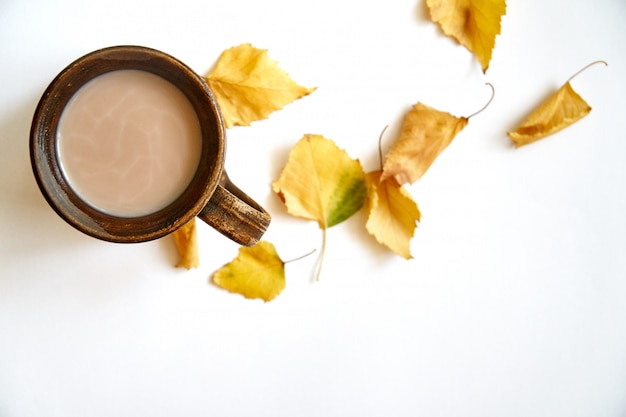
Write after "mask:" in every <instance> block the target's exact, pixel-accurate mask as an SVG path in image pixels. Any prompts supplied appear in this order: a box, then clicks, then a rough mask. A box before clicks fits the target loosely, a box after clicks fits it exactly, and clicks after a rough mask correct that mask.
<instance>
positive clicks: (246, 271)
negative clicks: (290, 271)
mask: <svg viewBox="0 0 626 417" xmlns="http://www.w3.org/2000/svg"><path fill="white" fill-rule="evenodd" d="M211 279H212V281H213V283H214V284H215V285H217V286H219V287H221V288H223V289H225V290H228V291H230V292H233V293H237V294H241V295H243V296H244V297H246V298H251V299H261V300H263V301H266V302H267V301H271V300H273V299H274V298H276V296H277V295H278V294H280V293H281V291H282V290H284V289H285V285H286V283H285V263H284V262H283V261H282V260H281V259H280V257H279V256H278V253H277V252H276V248H275V247H274V245H273V244H271V243H270V242H266V241H260V242H259V243H257V244H256V245H255V246H252V247H245V246H242V247H241V248H239V253H238V254H237V257H236V258H235V259H233V260H232V261H231V262H230V263H228V264H226V265H224V266H223V267H222V268H220V269H219V270H218V271H216V272H215V273H214V274H213V276H212V277H211Z"/></svg>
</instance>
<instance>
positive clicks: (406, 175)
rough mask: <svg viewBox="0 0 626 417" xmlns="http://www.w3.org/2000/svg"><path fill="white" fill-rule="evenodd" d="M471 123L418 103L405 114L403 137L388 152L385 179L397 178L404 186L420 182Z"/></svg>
mask: <svg viewBox="0 0 626 417" xmlns="http://www.w3.org/2000/svg"><path fill="white" fill-rule="evenodd" d="M468 120H469V118H468V117H456V116H453V115H451V114H450V113H446V112H442V111H439V110H437V109H434V108H432V107H429V106H427V105H425V104H422V103H417V104H416V105H415V106H413V108H412V109H411V110H409V112H408V113H407V114H406V115H405V117H404V120H403V122H402V129H401V131H400V136H399V137H398V140H397V141H396V142H395V143H394V144H393V145H392V147H391V149H389V151H388V152H387V155H386V158H385V163H384V165H383V173H382V176H381V180H386V179H388V178H391V177H393V178H395V180H396V181H397V182H398V184H400V185H404V184H407V183H414V182H415V181H417V180H418V179H419V178H420V177H421V176H422V175H424V173H426V171H427V170H428V168H430V166H431V165H432V163H433V162H434V161H435V159H437V157H438V156H439V154H441V152H443V150H444V149H445V148H446V147H447V146H448V145H449V144H450V143H451V142H452V140H453V139H454V137H455V136H456V135H457V134H458V133H459V132H460V131H461V130H462V129H463V128H464V127H465V126H466V125H467V122H468Z"/></svg>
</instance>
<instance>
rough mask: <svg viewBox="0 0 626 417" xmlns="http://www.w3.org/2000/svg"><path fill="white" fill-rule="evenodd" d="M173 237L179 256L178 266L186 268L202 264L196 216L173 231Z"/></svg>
mask: <svg viewBox="0 0 626 417" xmlns="http://www.w3.org/2000/svg"><path fill="white" fill-rule="evenodd" d="M172 237H173V238H174V243H175V244H176V249H177V250H178V256H179V261H178V264H177V265H176V266H177V267H182V268H186V269H191V268H196V267H198V265H200V256H199V255H198V235H197V232H196V220H195V217H194V218H193V219H191V220H190V221H189V222H187V223H186V224H185V225H184V226H183V227H181V228H180V229H178V230H176V231H175V232H174V233H172Z"/></svg>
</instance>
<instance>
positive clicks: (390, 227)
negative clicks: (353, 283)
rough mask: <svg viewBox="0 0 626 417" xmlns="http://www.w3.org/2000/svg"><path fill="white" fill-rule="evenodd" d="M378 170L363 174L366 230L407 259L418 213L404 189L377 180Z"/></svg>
mask: <svg viewBox="0 0 626 417" xmlns="http://www.w3.org/2000/svg"><path fill="white" fill-rule="evenodd" d="M381 175H382V171H373V172H370V173H368V174H367V183H368V199H367V222H366V223H365V227H366V229H367V231H368V232H369V233H370V234H371V235H372V236H374V237H375V238H376V240H377V241H378V242H379V243H380V244H382V245H384V246H386V247H388V248H389V249H391V250H392V251H394V252H395V253H397V254H398V255H400V256H402V257H403V258H405V259H411V258H412V256H411V239H412V238H413V234H414V233H415V228H416V227H417V222H418V221H419V220H420V216H421V214H420V211H419V208H418V207H417V203H415V201H414V200H413V198H412V197H411V195H410V194H409V193H408V192H407V191H406V189H405V188H404V187H403V186H401V185H400V184H398V182H397V181H396V180H395V179H394V178H393V177H391V178H388V179H386V180H382V181H381Z"/></svg>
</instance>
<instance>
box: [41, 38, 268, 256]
mask: <svg viewBox="0 0 626 417" xmlns="http://www.w3.org/2000/svg"><path fill="white" fill-rule="evenodd" d="M124 69H132V70H141V71H147V72H149V73H152V74H155V75H157V76H159V77H162V78H163V79H165V80H167V81H169V82H170V83H171V84H173V85H174V86H175V87H177V88H178V89H179V90H180V91H181V92H182V93H184V95H185V96H186V97H187V99H188V100H189V102H190V104H191V106H192V107H193V109H194V110H195V112H196V115H197V117H198V121H199V124H200V132H201V136H202V145H201V155H200V158H199V161H200V162H199V164H198V169H197V171H196V172H195V174H194V175H193V179H192V180H191V182H190V183H189V185H188V186H187V187H186V189H185V190H184V191H182V194H181V195H180V196H179V197H178V198H176V199H175V200H174V201H173V202H172V203H170V204H169V205H167V206H166V207H164V208H162V209H160V210H157V211H155V212H153V213H150V214H147V215H141V216H138V217H119V216H116V215H111V214H107V213H105V212H103V211H101V210H99V209H97V208H95V207H93V206H92V205H90V204H88V203H86V202H85V201H83V199H82V198H81V197H80V196H79V195H78V194H77V193H76V192H75V191H74V190H73V189H72V187H71V185H70V182H69V181H68V179H67V178H66V176H65V175H64V173H63V169H62V166H61V162H60V158H59V153H58V146H57V130H58V128H59V121H60V119H61V114H62V112H63V110H64V108H65V107H66V105H67V104H68V102H69V101H70V99H71V98H72V96H74V94H75V93H76V92H77V91H78V90H79V89H80V88H81V87H82V86H83V85H85V84H86V83H88V82H89V81H91V80H93V79H94V78H96V77H98V76H100V75H102V74H105V73H108V72H111V71H116V70H124ZM225 152H226V135H225V128H224V124H223V121H222V117H221V114H220V110H219V107H218V105H217V102H216V100H215V98H214V97H213V94H212V93H211V91H210V89H209V87H208V86H207V84H206V83H205V81H204V80H203V79H202V77H200V76H199V75H197V74H196V73H195V72H193V71H192V70H191V69H190V68H189V67H187V66H186V65H185V64H183V63H182V62H180V61H179V60H177V59H176V58H174V57H172V56H170V55H168V54H165V53H163V52H160V51H157V50H154V49H151V48H146V47H141V46H114V47H109V48H104V49H100V50H97V51H94V52H91V53H89V54H87V55H85V56H83V57H81V58H79V59H77V60H76V61H74V62H73V63H71V64H70V65H68V66H67V67H66V68H65V69H64V70H63V71H61V72H60V73H59V74H58V75H57V76H56V78H55V79H54V80H53V81H52V82H51V83H50V85H49V86H48V88H47V89H46V91H45V92H44V94H43V96H42V98H41V100H40V101H39V104H38V106H37V108H36V110H35V114H34V117H33V122H32V126H31V132H30V158H31V164H32V168H33V173H34V175H35V179H36V180H37V184H38V185H39V188H40V190H41V192H42V194H43V196H44V197H45V198H46V200H47V201H48V203H49V204H50V206H51V207H52V208H53V209H54V210H55V211H56V212H57V214H58V215H59V216H61V217H62V218H63V219H64V220H65V221H67V222H68V223H69V224H70V225H72V226H74V227H75V228H76V229H78V230H80V231H82V232H84V233H86V234H88V235H90V236H93V237H95V238H98V239H102V240H106V241H110V242H119V243H134V242H145V241H149V240H153V239H157V238H160V237H163V236H165V235H167V234H170V233H172V232H174V231H175V230H177V229H178V228H180V227H181V226H183V225H184V224H186V223H187V222H189V221H190V220H191V219H193V218H194V217H196V216H197V217H199V218H200V219H202V220H203V221H205V222H206V223H208V224H209V225H210V226H212V227H213V228H215V229H216V230H217V231H219V232H221V233H222V234H224V235H225V236H227V237H228V238H230V239H232V240H233V241H235V242H237V243H239V244H241V245H245V246H252V245H254V244H256V243H257V242H258V241H259V240H260V238H261V237H262V236H263V234H264V233H265V231H266V229H267V227H268V226H269V223H270V216H269V214H268V213H267V212H266V211H265V210H264V209H263V208H262V207H261V206H260V205H258V204H257V203H256V202H255V201H254V200H253V199H251V198H250V197H249V196H248V195H246V194H245V193H244V192H242V191H241V190H240V189H239V188H237V187H236V186H235V185H234V184H233V183H232V182H231V181H230V180H229V178H228V176H227V175H226V172H225V171H224V158H225Z"/></svg>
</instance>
